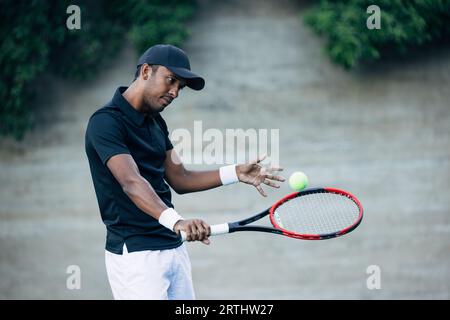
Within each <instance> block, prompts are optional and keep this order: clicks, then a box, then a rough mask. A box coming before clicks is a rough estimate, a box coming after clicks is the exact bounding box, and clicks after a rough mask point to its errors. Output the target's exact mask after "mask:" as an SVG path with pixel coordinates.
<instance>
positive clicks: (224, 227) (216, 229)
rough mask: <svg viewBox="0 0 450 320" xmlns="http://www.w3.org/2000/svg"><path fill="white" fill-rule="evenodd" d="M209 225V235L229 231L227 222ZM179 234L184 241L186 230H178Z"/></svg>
mask: <svg viewBox="0 0 450 320" xmlns="http://www.w3.org/2000/svg"><path fill="white" fill-rule="evenodd" d="M210 227H211V234H210V236H217V235H219V234H225V233H229V232H230V228H229V226H228V223H221V224H214V225H212V226H210ZM180 234H181V240H183V242H184V241H186V232H184V231H183V230H181V231H180Z"/></svg>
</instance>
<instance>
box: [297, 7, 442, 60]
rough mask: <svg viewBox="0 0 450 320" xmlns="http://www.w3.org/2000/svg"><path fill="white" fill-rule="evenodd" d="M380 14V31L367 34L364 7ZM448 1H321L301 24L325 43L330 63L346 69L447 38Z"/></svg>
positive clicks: (374, 30)
mask: <svg viewBox="0 0 450 320" xmlns="http://www.w3.org/2000/svg"><path fill="white" fill-rule="evenodd" d="M372 4H375V5H377V6H378V7H379V8H380V11H381V29H373V30H369V29H368V28H367V26H366V20H367V18H368V17H369V16H370V14H368V13H367V12H366V10H367V7H369V6H370V5H372ZM449 21H450V1H449V0H409V1H405V0H377V1H375V2H374V1H368V0H340V1H339V0H337V1H332V0H322V1H321V2H320V4H318V5H317V6H314V7H313V8H311V9H310V10H309V11H308V12H307V14H306V15H305V22H306V23H307V24H308V25H310V26H312V27H313V29H314V30H315V31H316V32H318V33H319V34H321V35H324V36H325V37H326V38H327V39H328V44H327V52H328V54H329V55H330V57H331V59H332V60H333V61H335V62H337V63H339V64H341V65H343V66H344V67H346V68H352V67H354V66H356V65H358V64H360V63H364V62H368V61H374V60H377V59H380V58H381V57H382V56H383V55H386V54H387V53H393V54H395V55H401V54H405V53H407V52H408V51H409V50H413V49H415V48H418V47H419V46H422V45H424V44H427V43H430V42H432V41H439V40H442V39H445V38H447V37H448V36H449V35H450V23H449Z"/></svg>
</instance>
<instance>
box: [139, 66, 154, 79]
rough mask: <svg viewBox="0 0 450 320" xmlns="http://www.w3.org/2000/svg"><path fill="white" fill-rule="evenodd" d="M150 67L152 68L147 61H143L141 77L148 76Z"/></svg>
mask: <svg viewBox="0 0 450 320" xmlns="http://www.w3.org/2000/svg"><path fill="white" fill-rule="evenodd" d="M151 69H152V68H151V67H150V66H149V65H148V64H147V63H144V64H143V65H142V66H141V76H142V78H143V79H144V80H147V79H148V78H149V75H150V72H151Z"/></svg>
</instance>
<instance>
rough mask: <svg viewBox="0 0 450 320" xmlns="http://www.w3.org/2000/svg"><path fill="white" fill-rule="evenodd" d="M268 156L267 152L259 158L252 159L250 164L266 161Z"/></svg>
mask: <svg viewBox="0 0 450 320" xmlns="http://www.w3.org/2000/svg"><path fill="white" fill-rule="evenodd" d="M266 157H267V155H266V154H264V155H262V156H259V157H258V158H257V159H255V160H253V161H250V162H249V164H258V163H260V162H262V161H264V159H266Z"/></svg>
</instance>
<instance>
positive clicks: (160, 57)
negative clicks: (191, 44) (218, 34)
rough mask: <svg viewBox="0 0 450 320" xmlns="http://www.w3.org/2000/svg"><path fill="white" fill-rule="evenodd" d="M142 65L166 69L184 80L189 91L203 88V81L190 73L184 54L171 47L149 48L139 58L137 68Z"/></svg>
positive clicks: (157, 46) (163, 45) (178, 49)
mask: <svg viewBox="0 0 450 320" xmlns="http://www.w3.org/2000/svg"><path fill="white" fill-rule="evenodd" d="M144 63H147V64H149V65H160V66H164V67H166V68H167V69H169V70H170V71H172V72H173V73H174V74H175V75H177V76H178V77H180V78H182V79H184V80H185V81H186V85H187V86H188V87H189V88H191V89H194V90H202V89H203V87H204V86H205V80H204V79H203V78H202V77H200V76H198V75H196V74H195V73H193V72H191V65H190V63H189V59H188V56H187V55H186V53H185V52H184V51H183V50H181V49H180V48H177V47H175V46H173V45H170V44H157V45H155V46H153V47H150V48H149V49H147V51H145V52H144V53H143V54H142V56H141V57H140V58H139V61H138V65H137V66H138V67H140V66H141V65H143V64H144Z"/></svg>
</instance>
